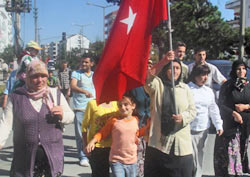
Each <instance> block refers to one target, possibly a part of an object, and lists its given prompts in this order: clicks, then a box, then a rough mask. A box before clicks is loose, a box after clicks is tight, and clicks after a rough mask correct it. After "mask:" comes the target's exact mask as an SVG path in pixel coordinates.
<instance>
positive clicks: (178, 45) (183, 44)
mask: <svg viewBox="0 0 250 177" xmlns="http://www.w3.org/2000/svg"><path fill="white" fill-rule="evenodd" d="M178 47H185V48H187V46H186V44H185V43H184V42H182V41H177V42H176V44H175V49H177V48H178Z"/></svg>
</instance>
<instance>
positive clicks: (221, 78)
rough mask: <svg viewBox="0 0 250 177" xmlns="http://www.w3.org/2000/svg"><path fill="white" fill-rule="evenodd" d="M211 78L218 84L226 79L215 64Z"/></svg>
mask: <svg viewBox="0 0 250 177" xmlns="http://www.w3.org/2000/svg"><path fill="white" fill-rule="evenodd" d="M213 80H214V81H215V82H216V83H218V84H220V85H222V84H223V81H225V80H227V79H226V78H225V77H224V76H223V74H222V73H221V72H220V70H219V69H218V68H217V67H216V66H214V72H213Z"/></svg>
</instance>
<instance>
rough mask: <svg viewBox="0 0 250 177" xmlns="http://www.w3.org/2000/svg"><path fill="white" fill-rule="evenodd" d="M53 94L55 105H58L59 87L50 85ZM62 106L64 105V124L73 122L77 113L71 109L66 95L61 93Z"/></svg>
mask: <svg viewBox="0 0 250 177" xmlns="http://www.w3.org/2000/svg"><path fill="white" fill-rule="evenodd" d="M49 89H50V91H51V94H52V96H53V99H54V103H55V105H57V88H51V87H49ZM60 106H61V107H62V110H63V117H62V121H61V122H62V123H63V124H70V123H72V122H73V120H74V117H75V114H74V112H73V111H72V110H71V108H70V106H69V104H68V102H67V101H66V99H65V97H64V95H63V94H62V93H61V96H60Z"/></svg>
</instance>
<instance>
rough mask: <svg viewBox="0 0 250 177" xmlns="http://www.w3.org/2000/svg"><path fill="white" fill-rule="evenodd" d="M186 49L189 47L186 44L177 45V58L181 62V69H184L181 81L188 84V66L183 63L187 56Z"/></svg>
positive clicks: (179, 42)
mask: <svg viewBox="0 0 250 177" xmlns="http://www.w3.org/2000/svg"><path fill="white" fill-rule="evenodd" d="M186 49H187V47H186V44H185V43H184V42H181V41H178V42H177V43H176V46H175V57H176V58H178V59H179V60H180V61H181V68H182V73H181V81H182V82H187V79H188V66H187V65H186V64H184V63H183V62H182V61H183V58H184V57H185V55H186Z"/></svg>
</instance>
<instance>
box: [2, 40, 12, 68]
mask: <svg viewBox="0 0 250 177" xmlns="http://www.w3.org/2000/svg"><path fill="white" fill-rule="evenodd" d="M0 58H2V59H3V60H4V61H5V62H6V63H8V64H9V63H10V62H12V61H13V60H14V58H15V50H14V47H13V46H11V45H9V46H8V47H6V48H5V49H4V51H3V52H2V53H0Z"/></svg>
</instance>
